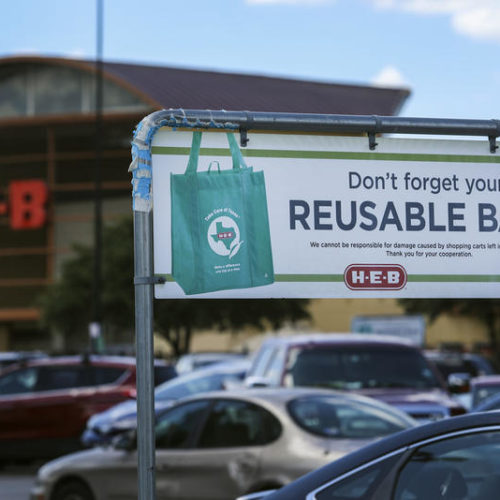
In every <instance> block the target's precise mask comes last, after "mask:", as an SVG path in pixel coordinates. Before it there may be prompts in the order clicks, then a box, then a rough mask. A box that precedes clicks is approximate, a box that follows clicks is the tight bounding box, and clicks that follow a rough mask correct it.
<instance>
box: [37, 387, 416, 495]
mask: <svg viewBox="0 0 500 500" xmlns="http://www.w3.org/2000/svg"><path fill="white" fill-rule="evenodd" d="M415 425H416V423H415V421H414V420H412V419H411V418H410V417H408V416H407V415H406V414H404V413H402V412H400V411H398V410H396V409H395V408H392V407H390V406H388V405H385V404H384V403H380V402H378V401H375V400H372V399H370V398H365V397H362V396H357V395H349V394H344V393H337V392H333V391H327V390H321V389H288V390H286V389H278V390H276V389H267V390H264V389H261V390H246V391H245V390H240V391H237V392H230V391H218V392H212V393H206V394H200V395H197V396H192V397H189V398H185V399H183V400H181V401H179V402H178V403H176V404H175V405H174V406H172V407H171V408H169V409H167V410H165V411H164V412H162V413H161V414H160V415H158V418H157V424H156V489H157V492H158V498H169V499H176V500H181V499H182V500H208V499H210V500H213V499H217V500H233V499H234V498H235V497H236V496H238V495H241V494H244V493H247V492H250V491H255V490H261V489H263V488H270V487H278V486H281V485H284V484H286V483H288V482H290V481H292V480H293V479H295V478H297V477H299V476H301V475H302V474H304V473H305V472H308V471H311V470H313V469H315V468H317V467H318V466H320V465H324V464H326V463H328V462H329V461H331V460H334V459H336V458H339V457H341V456H343V455H345V454H346V453H349V452H350V451H353V450H355V449H358V448H359V447H361V446H363V445H365V444H367V443H368V442H371V441H373V440H375V439H378V438H380V437H381V436H385V435H387V434H391V433H394V432H398V431H400V430H402V429H408V428H410V427H413V426H415ZM136 472H137V452H136V443H135V437H134V431H132V433H129V434H124V435H122V436H120V437H118V438H117V442H115V446H114V447H109V446H108V447H98V448H92V449H90V450H87V451H84V452H79V453H75V454H72V455H68V456H66V457H63V458H61V459H59V460H55V461H52V462H49V463H48V464H46V465H44V466H43V467H41V469H40V470H39V472H38V478H37V482H36V486H35V487H34V489H33V491H32V498H33V499H40V498H44V499H47V500H73V499H75V498H78V499H82V500H83V499H85V500H104V499H111V498H119V499H120V500H127V499H136V498H137V475H136ZM78 495H79V496H78Z"/></svg>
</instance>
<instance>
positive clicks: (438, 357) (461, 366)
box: [425, 350, 495, 380]
mask: <svg viewBox="0 0 500 500" xmlns="http://www.w3.org/2000/svg"><path fill="white" fill-rule="evenodd" d="M425 356H426V358H427V359H428V360H429V361H432V362H433V363H434V364H435V365H436V367H437V369H438V370H439V372H440V373H441V375H442V376H443V378H444V379H445V380H448V377H449V376H450V375H452V374H454V373H465V374H468V375H469V377H470V378H473V377H479V376H480V375H493V374H494V373H495V369H494V368H493V365H492V364H491V363H490V361H489V360H488V359H487V358H485V357H484V356H482V355H481V354H476V353H471V352H460V351H441V350H426V351H425Z"/></svg>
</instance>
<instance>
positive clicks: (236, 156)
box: [226, 132, 248, 170]
mask: <svg viewBox="0 0 500 500" xmlns="http://www.w3.org/2000/svg"><path fill="white" fill-rule="evenodd" d="M226 135H227V140H228V141H229V149H230V150H231V156H232V157H233V170H239V169H240V168H248V166H247V164H246V163H245V159H244V158H243V155H242V154H241V151H240V148H239V147H238V143H237V142H236V139H235V138H234V134H231V133H230V132H228V133H227V134H226Z"/></svg>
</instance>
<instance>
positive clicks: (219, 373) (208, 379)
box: [82, 359, 250, 446]
mask: <svg viewBox="0 0 500 500" xmlns="http://www.w3.org/2000/svg"><path fill="white" fill-rule="evenodd" d="M249 366H250V362H249V361H248V360H246V359H245V360H241V361H231V362H225V363H217V364H214V365H210V366H209V367H207V368H201V369H199V370H195V371H194V372H188V373H186V374H185V375H179V376H178V377H177V378H175V379H173V380H169V381H167V382H165V383H163V384H161V385H159V386H158V387H157V388H156V389H155V412H160V411H161V410H164V409H165V408H168V407H169V406H171V405H172V404H173V403H174V402H175V401H177V400H178V399H181V398H184V397H186V396H192V395H194V394H199V393H202V392H208V391H216V390H220V389H227V388H228V387H230V386H232V385H233V384H235V383H236V384H240V385H241V384H242V382H243V379H244V377H245V374H246V372H247V370H248V368H249ZM136 426H137V401H135V400H127V401H123V402H122V403H118V404H117V405H114V406H112V407H111V408H108V409H107V410H105V411H103V412H100V413H96V414H95V415H93V416H92V417H90V418H89V420H88V421H87V425H86V428H85V431H84V432H83V435H82V444H83V445H85V446H96V445H104V444H108V443H110V442H111V440H112V439H113V438H114V437H115V436H116V435H117V434H120V433H122V432H124V431H127V430H130V429H135V427H136Z"/></svg>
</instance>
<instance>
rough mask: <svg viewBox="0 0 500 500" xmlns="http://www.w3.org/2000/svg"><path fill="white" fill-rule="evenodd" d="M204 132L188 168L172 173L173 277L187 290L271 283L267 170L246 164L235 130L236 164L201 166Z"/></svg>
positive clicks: (231, 145)
mask: <svg viewBox="0 0 500 500" xmlns="http://www.w3.org/2000/svg"><path fill="white" fill-rule="evenodd" d="M201 136H202V134H201V132H194V133H193V142H192V145H191V152H190V155H189V161H188V165H187V168H186V171H185V173H184V174H171V175H170V194H171V205H172V206H171V208H172V210H171V216H172V226H171V227H172V275H173V277H174V280H175V281H176V282H177V283H178V284H179V285H180V287H181V288H182V289H183V290H184V292H185V293H186V294H187V295H192V294H198V293H205V292H213V291H216V290H231V289H236V288H251V287H256V286H262V285H268V284H270V283H273V282H274V270H273V261H272V254H271V237H270V233H269V219H268V213H267V201H266V187H265V181H264V172H262V171H260V172H254V170H253V168H252V167H248V166H247V165H246V164H245V161H244V159H243V156H242V154H241V151H240V150H239V148H238V145H237V143H236V139H235V138H234V135H233V134H231V133H228V134H227V138H228V141H229V150H230V152H231V156H232V160H233V168H232V169H229V170H220V167H219V164H218V162H212V163H210V165H209V167H208V169H207V170H205V171H201V172H198V158H199V154H200V143H201ZM214 165H216V168H214Z"/></svg>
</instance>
